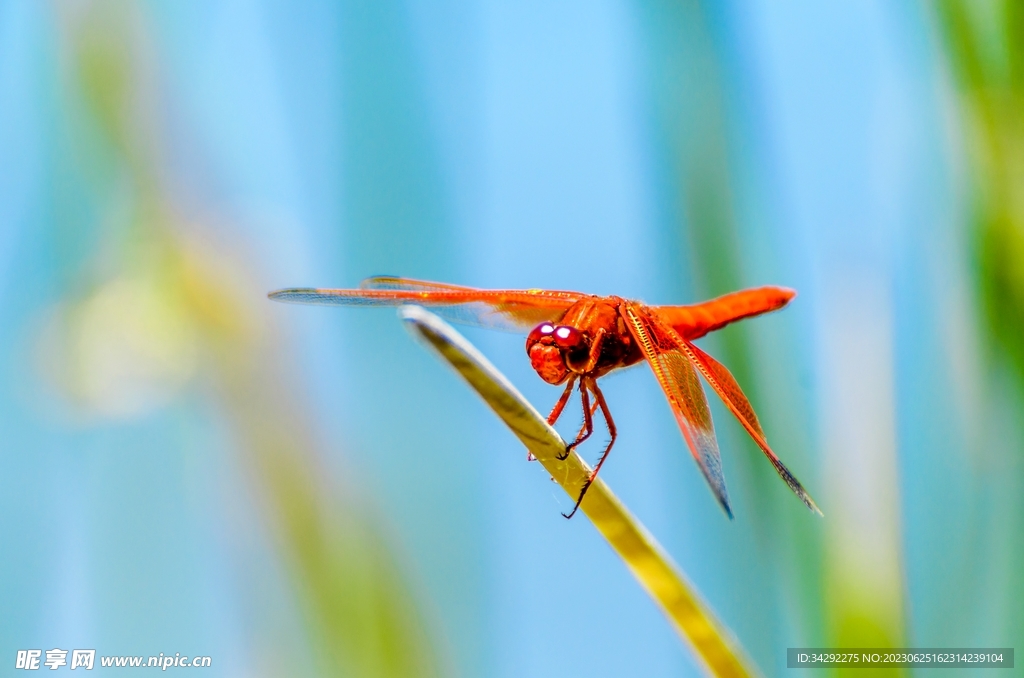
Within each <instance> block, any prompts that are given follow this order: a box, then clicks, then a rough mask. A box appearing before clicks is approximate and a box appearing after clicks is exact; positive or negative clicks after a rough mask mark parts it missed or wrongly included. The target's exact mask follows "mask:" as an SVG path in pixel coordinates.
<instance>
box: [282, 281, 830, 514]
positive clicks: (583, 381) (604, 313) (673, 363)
mask: <svg viewBox="0 0 1024 678" xmlns="http://www.w3.org/2000/svg"><path fill="white" fill-rule="evenodd" d="M269 296H270V298H271V299H276V300H278V301H288V302H294V303H303V304H328V305H341V306H399V305H403V304H416V305H418V306H426V307H429V308H430V309H431V310H433V311H434V312H435V313H437V314H438V315H440V316H442V317H444V318H446V319H447V320H450V321H452V322H457V323H462V324H467V325H476V326H480V327H488V328H492V329H500V330H511V331H522V332H527V331H528V332H529V336H528V337H527V339H526V352H527V354H528V355H529V356H530V363H531V364H532V365H533V368H534V369H535V370H536V371H537V374H538V375H540V378H541V379H543V380H544V381H546V382H547V383H549V384H565V390H564V391H563V392H562V396H561V397H560V398H559V399H558V402H556V403H555V406H554V408H553V409H552V410H551V414H550V415H548V423H549V424H552V425H554V423H555V422H556V421H558V418H559V417H560V416H561V415H562V411H563V410H564V409H565V405H566V403H567V402H568V401H569V398H570V396H571V395H572V392H573V389H574V388H578V390H579V393H580V400H581V401H582V406H583V426H582V427H581V429H580V432H579V433H578V434H577V436H576V439H575V440H573V441H572V442H571V443H570V444H569V445H568V447H567V448H566V451H565V456H568V455H569V452H570V451H571V450H572V449H573V448H575V447H576V446H577V445H579V444H580V443H582V442H583V441H584V440H586V439H587V438H589V437H590V435H591V434H592V433H593V432H594V415H595V414H596V413H597V410H598V409H600V410H601V414H602V415H603V417H604V420H605V423H606V424H607V426H608V432H609V433H610V434H611V439H610V441H609V442H608V445H607V446H606V447H605V448H604V450H603V451H602V452H601V455H600V457H598V461H597V464H596V465H595V466H594V469H593V471H592V472H591V474H590V478H589V480H588V481H587V482H586V483H585V484H584V486H583V489H582V491H581V492H580V496H579V498H578V499H577V500H576V505H575V506H574V507H573V509H572V511H571V512H570V513H568V514H563V515H565V517H566V518H571V517H572V516H573V515H574V514H575V513H576V510H577V509H578V508H579V506H580V502H582V501H583V496H584V495H585V494H586V492H587V489H588V488H589V487H590V484H591V483H592V482H593V481H594V478H596V477H597V474H598V472H599V471H600V470H601V466H602V465H603V464H604V462H605V459H607V457H608V452H609V451H610V450H611V448H612V445H614V444H615V438H616V436H617V433H616V429H615V422H614V421H613V420H612V415H611V412H610V411H609V409H608V403H607V402H606V401H605V398H604V394H603V393H602V392H601V388H600V387H599V386H598V385H597V380H598V379H600V378H601V377H603V376H604V375H606V374H608V373H609V372H611V371H612V370H615V369H618V368H620V367H629V366H630V365H635V364H636V363H639V362H640V361H641V360H646V361H647V364H648V365H650V366H651V370H652V371H653V372H654V376H655V377H656V378H657V380H658V383H659V384H660V385H661V388H662V390H663V391H664V392H665V396H666V397H667V398H668V402H669V405H670V406H671V407H672V412H673V413H674V414H675V418H676V422H677V423H678V424H679V428H680V430H682V433H683V438H684V439H685V440H686V444H687V445H688V446H689V448H690V452H691V453H692V454H693V458H694V459H696V460H697V465H698V466H699V467H700V470H701V471H702V472H703V473H704V478H705V479H706V480H707V482H708V485H710V486H711V490H712V492H714V494H715V497H716V498H717V499H718V502H719V503H720V504H721V505H722V508H723V509H725V512H726V514H728V515H729V517H730V518H731V517H732V510H731V509H730V508H729V495H728V493H727V492H726V489H725V478H724V477H723V475H722V459H721V456H720V454H719V452H718V443H717V441H716V439H715V429H714V426H713V424H712V422H711V412H710V410H709V409H708V401H707V398H706V397H705V395H704V389H703V387H702V386H701V382H700V377H703V378H704V380H705V381H706V382H707V383H708V384H709V385H710V386H711V388H712V389H714V391H715V392H716V393H717V394H718V396H719V397H720V398H721V399H722V401H723V402H724V403H725V406H726V407H727V408H729V411H731V412H732V413H733V414H734V415H735V416H736V418H737V419H738V420H739V422H740V424H741V425H742V426H743V428H745V429H746V430H747V433H749V434H750V437H751V438H753V439H754V442H755V443H757V445H758V447H760V448H761V450H762V451H764V454H765V456H767V457H768V461H770V462H771V464H772V466H774V467H775V470H776V471H777V472H778V474H779V476H781V477H782V479H783V480H784V481H785V482H786V484H787V485H788V486H789V488H790V489H791V490H793V492H794V493H795V494H796V496H798V497H799V498H800V499H801V500H802V501H803V502H804V504H806V505H807V507H808V508H809V509H811V510H812V511H815V512H817V513H819V514H820V513H821V511H820V510H819V509H818V507H817V506H816V505H815V503H814V500H813V499H811V497H810V495H809V494H807V491H806V490H804V488H803V486H802V485H801V484H800V481H798V480H797V479H796V477H795V476H794V475H793V474H792V473H790V471H789V469H788V468H786V466H785V465H784V464H783V463H782V462H781V461H780V460H779V458H778V456H776V454H775V453H774V452H772V449H771V448H770V447H769V446H768V441H767V440H766V439H765V435H764V431H763V430H762V429H761V424H760V423H759V422H758V421H757V415H755V414H754V409H753V408H752V407H751V405H750V401H748V400H747V397H746V396H745V395H743V391H742V390H741V389H740V387H739V384H737V383H736V379H735V378H733V376H732V374H731V373H730V372H729V370H727V369H726V368H725V366H724V365H722V364H721V363H719V362H718V361H717V360H715V359H714V358H712V357H711V356H709V355H708V354H707V353H705V352H704V351H702V350H701V349H699V348H698V347H697V346H696V345H694V343H693V341H694V340H695V339H699V338H700V337H703V336H704V335H705V334H707V333H708V332H712V331H714V330H717V329H720V328H722V327H724V326H725V325H728V324H729V323H732V322H735V321H737V320H742V319H744V318H749V317H752V316H755V315H760V314H762V313H768V312H770V311H775V310H777V309H780V308H782V307H783V306H785V305H786V304H787V303H789V301H790V300H791V299H792V298H793V297H794V296H796V292H794V291H793V290H790V289H787V288H785V287H758V288H754V289H749V290H742V291H739V292H732V293H731V294H726V295H724V296H721V297H718V298H717V299H712V300H711V301H705V302H703V303H700V304H693V305H690V306H647V305H645V304H642V303H640V302H637V301H630V300H629V299H623V298H621V297H615V296H609V297H601V296H597V295H593V294H583V293H581V292H556V291H550V290H537V289H531V290H481V289H476V288H473V287H462V286H458V285H448V284H445V283H436V282H425V281H421V280H410V279H407V278H395V277H375V278H367V279H366V280H364V281H363V282H362V283H361V284H360V286H359V289H356V290H336V289H315V288H302V289H286V290H278V291H276V292H271V293H270V295H269ZM698 375H700V376H698ZM591 395H593V397H594V402H593V404H591V400H590V397H591ZM563 458H565V457H563Z"/></svg>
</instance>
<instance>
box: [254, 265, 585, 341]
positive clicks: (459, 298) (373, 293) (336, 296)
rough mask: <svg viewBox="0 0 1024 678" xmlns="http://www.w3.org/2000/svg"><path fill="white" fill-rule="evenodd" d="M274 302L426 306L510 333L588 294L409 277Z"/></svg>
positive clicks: (552, 317) (286, 293) (303, 291)
mask: <svg viewBox="0 0 1024 678" xmlns="http://www.w3.org/2000/svg"><path fill="white" fill-rule="evenodd" d="M268 296H269V297H270V298H271V299H274V300H276V301H285V302H291V303H299V304H325V305H333V306H402V305H404V304H416V305H418V306H427V307H429V308H430V309H431V310H432V311H433V312H434V313H436V314H437V315H439V316H441V317H442V318H444V319H445V320H448V321H450V322H455V323H461V324H463V325H476V326H478V327H487V328H490V329H497V330H506V331H512V332H522V331H529V330H531V329H533V328H534V327H536V326H537V325H538V324H540V323H542V322H544V321H551V322H557V321H558V320H559V319H560V318H561V317H562V316H563V315H565V312H566V310H568V308H569V307H570V306H572V305H573V304H574V303H576V302H577V301H579V300H580V299H582V298H584V297H586V296H587V295H585V294H580V293H577V292H551V291H547V290H479V289H475V288H473V287H460V286H457V285H447V284H444V283H433V282H426V281H420V280H409V279H406V278H392V277H380V278H368V279H366V280H364V281H363V282H362V284H361V285H360V288H359V289H354V290H344V289H318V288H294V289H285V290H277V291H276V292H271V293H270V294H269V295H268Z"/></svg>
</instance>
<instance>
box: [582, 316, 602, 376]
mask: <svg viewBox="0 0 1024 678" xmlns="http://www.w3.org/2000/svg"><path fill="white" fill-rule="evenodd" d="M606 334H607V330H605V329H604V328H603V327H601V328H598V330H597V335H596V336H595V337H594V342H593V343H592V344H590V354H589V355H588V356H587V364H586V365H585V366H584V367H583V369H582V370H581V371H582V372H583V373H584V374H586V373H589V372H593V371H594V368H595V367H597V361H598V360H600V358H601V344H602V343H603V342H604V337H605V335H606Z"/></svg>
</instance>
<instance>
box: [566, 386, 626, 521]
mask: <svg viewBox="0 0 1024 678" xmlns="http://www.w3.org/2000/svg"><path fill="white" fill-rule="evenodd" d="M583 383H587V381H586V380H581V385H582V384H583ZM587 387H588V388H589V389H590V390H591V391H593V392H594V399H595V400H597V403H596V405H597V406H600V408H601V414H602V415H603V416H604V421H605V423H606V424H607V425H608V433H609V434H610V435H611V440H609V441H608V445H607V446H606V447H605V448H604V451H603V452H602V453H601V456H600V457H598V459H597V464H596V465H595V466H594V470H593V471H591V472H590V476H589V477H588V478H587V480H586V482H584V483H583V488H582V489H580V496H579V498H578V499H577V500H576V505H575V506H573V507H572V511H570V512H569V513H568V515H567V514H565V513H563V514H562V516H564V517H565V518H566V519H568V518H572V517H573V516H574V515H576V511H577V510H578V509H579V507H580V504H581V503H583V497H584V495H586V494H587V490H588V489H590V485H591V484H592V483H593V482H594V479H595V478H597V474H598V472H599V471H600V470H601V466H602V465H603V464H604V460H605V459H607V458H608V453H609V452H610V451H611V449H612V445H614V444H615V438H617V437H618V432H617V431H616V429H615V421H614V420H613V419H612V413H611V412H609V411H608V403H607V402H605V399H604V394H603V393H601V389H600V388H599V387H598V385H597V382H596V381H593V380H591V381H589V383H587ZM584 411H585V412H587V413H590V408H589V407H586V406H585V409H584ZM588 419H589V417H588ZM591 431H593V425H592V424H591ZM587 435H590V433H589V432H588V434H587ZM571 447H572V446H570V448H571Z"/></svg>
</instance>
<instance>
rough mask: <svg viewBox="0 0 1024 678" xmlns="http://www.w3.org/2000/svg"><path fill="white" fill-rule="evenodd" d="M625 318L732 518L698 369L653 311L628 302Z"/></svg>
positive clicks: (715, 492)
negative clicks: (655, 318) (650, 313)
mask: <svg viewBox="0 0 1024 678" xmlns="http://www.w3.org/2000/svg"><path fill="white" fill-rule="evenodd" d="M624 317H625V320H626V325H627V327H628V328H629V332H630V334H631V335H632V336H633V339H634V340H635V341H636V342H637V344H638V345H639V346H640V348H641V350H642V351H643V354H644V357H645V358H646V359H647V363H648V364H649V365H650V366H651V370H652V371H653V372H654V376H655V377H656V378H657V379H658V383H659V384H660V385H661V389H662V390H663V391H664V392H665V397H666V398H668V402H669V405H670V406H671V407H672V413H673V414H674V415H675V417H676V422H677V423H678V424H679V429H680V430H681V431H682V433H683V438H685V439H686V444H687V445H688V446H689V448H690V452H691V453H692V454H693V458H694V459H696V460H697V465H698V466H699V467H700V470H701V472H702V473H703V474H704V478H705V479H706V480H707V482H708V485H710V486H711V491H712V492H714V494H715V497H716V498H717V499H718V503H720V504H721V505H722V508H723V509H725V512H726V514H728V516H729V517H730V518H732V509H730V508H729V493H728V491H727V490H726V488H725V476H724V475H723V474H722V457H721V455H720V454H719V452H718V442H717V440H716V439H715V428H714V425H713V424H712V422H711V410H709V409H708V400H707V397H706V396H705V395H704V388H703V386H701V383H700V377H699V376H698V375H697V370H696V369H695V368H694V366H693V363H692V362H691V361H690V359H689V358H688V357H687V355H686V354H685V353H684V352H683V351H682V350H680V349H679V347H678V346H676V345H675V342H674V341H673V340H672V339H671V338H670V337H668V336H667V335H666V333H665V332H664V328H662V327H660V325H659V324H657V323H656V321H654V320H653V319H652V318H651V316H650V315H649V314H647V313H645V312H644V311H642V310H641V309H640V308H638V307H636V306H634V305H632V304H626V305H625V310H624Z"/></svg>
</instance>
